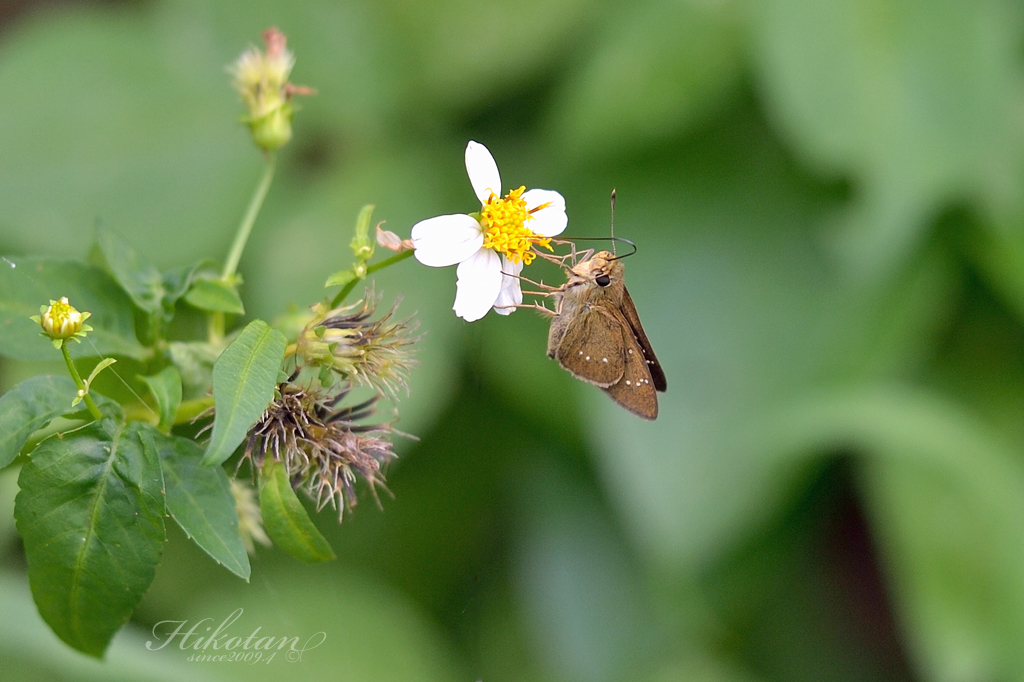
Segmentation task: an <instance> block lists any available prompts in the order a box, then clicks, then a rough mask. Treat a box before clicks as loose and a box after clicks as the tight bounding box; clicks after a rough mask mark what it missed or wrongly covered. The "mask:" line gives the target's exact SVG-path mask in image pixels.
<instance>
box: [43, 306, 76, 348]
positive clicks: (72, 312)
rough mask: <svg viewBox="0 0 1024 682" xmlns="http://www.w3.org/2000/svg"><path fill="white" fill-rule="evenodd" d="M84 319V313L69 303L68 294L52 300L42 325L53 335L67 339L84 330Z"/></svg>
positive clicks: (44, 314)
mask: <svg viewBox="0 0 1024 682" xmlns="http://www.w3.org/2000/svg"><path fill="white" fill-rule="evenodd" d="M82 319H83V317H82V313H80V312H78V310H76V309H75V307H74V306H72V305H71V304H70V303H68V299H67V296H62V297H61V299H60V300H59V301H50V307H49V308H47V310H46V311H45V312H44V313H43V316H42V319H41V320H40V325H41V326H42V327H43V329H44V330H45V331H46V333H47V334H49V335H50V336H51V337H53V338H56V339H66V338H68V337H70V336H74V335H75V333H76V332H79V331H81V330H82Z"/></svg>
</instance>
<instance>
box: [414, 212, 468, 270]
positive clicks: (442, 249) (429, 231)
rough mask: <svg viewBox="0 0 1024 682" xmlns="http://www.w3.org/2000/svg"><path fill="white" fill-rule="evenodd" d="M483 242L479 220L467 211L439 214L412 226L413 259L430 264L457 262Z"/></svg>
mask: <svg viewBox="0 0 1024 682" xmlns="http://www.w3.org/2000/svg"><path fill="white" fill-rule="evenodd" d="M483 243H484V233H483V230H481V229H480V223H478V222H477V221H476V220H475V219H474V218H471V217H470V216H468V215H462V214H456V215H439V216H437V217H436V218H428V219H427V220H421V221H420V222H418V223H416V224H415V225H413V226H412V245H413V248H415V249H416V260H418V261H419V262H421V263H423V264H424V265H429V266H431V267H433V268H443V267H445V266H446V265H455V264H456V263H461V262H462V261H464V260H466V259H467V258H469V257H470V256H472V255H473V254H474V253H476V252H477V251H478V250H479V249H480V245H481V244H483Z"/></svg>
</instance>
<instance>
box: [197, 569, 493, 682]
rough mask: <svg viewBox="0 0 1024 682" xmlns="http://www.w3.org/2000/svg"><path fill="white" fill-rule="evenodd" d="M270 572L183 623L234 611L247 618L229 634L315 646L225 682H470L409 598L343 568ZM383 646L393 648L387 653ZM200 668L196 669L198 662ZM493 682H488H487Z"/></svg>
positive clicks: (211, 594) (226, 673) (209, 595)
mask: <svg viewBox="0 0 1024 682" xmlns="http://www.w3.org/2000/svg"><path fill="white" fill-rule="evenodd" d="M286 559H287V560H286V561H285V562H282V563H280V564H279V565H274V566H273V567H269V566H268V567H267V570H266V571H265V572H264V576H263V577H262V578H261V580H258V581H254V582H253V584H252V585H247V586H245V588H244V589H243V590H240V591H238V592H236V593H231V592H228V591H225V590H219V589H211V590H208V591H207V592H206V593H204V594H201V595H200V596H199V597H198V598H196V599H195V600H191V601H190V602H189V603H188V604H186V605H184V607H185V609H186V610H185V613H184V614H183V615H181V616H180V617H181V618H184V617H190V618H189V619H190V622H193V623H194V622H196V621H197V620H199V619H201V618H212V619H213V620H214V621H215V622H217V623H220V622H221V621H222V620H223V619H224V618H225V617H226V616H228V614H230V613H232V612H233V611H234V610H235V609H238V608H243V609H244V614H243V615H242V616H241V617H240V618H239V620H238V621H237V622H236V623H235V625H234V626H233V628H232V630H230V631H229V632H231V633H235V632H236V630H237V633H238V634H242V633H245V634H248V633H250V632H252V631H253V630H254V629H256V628H257V627H258V628H261V630H260V634H261V636H262V635H263V634H267V635H277V636H282V635H287V636H288V637H289V638H291V637H297V638H298V640H299V641H298V644H296V648H302V647H304V646H305V645H306V643H307V642H308V646H310V647H313V646H314V645H315V644H316V643H317V642H318V641H322V644H320V646H316V647H315V648H310V649H309V650H307V651H305V652H303V654H302V658H301V661H295V662H289V661H288V660H286V659H283V658H282V654H284V653H286V652H283V651H282V652H279V653H278V656H277V657H276V658H275V659H274V660H273V661H272V662H271V663H270V664H269V665H248V666H245V665H243V666H227V667H224V668H222V669H219V670H218V673H220V674H221V675H223V678H221V679H225V680H240V681H244V682H280V681H281V680H282V679H290V678H291V677H292V676H294V675H295V672H294V671H295V670H296V667H295V666H301V676H302V678H303V679H313V680H316V679H321V680H335V679H336V680H343V681H345V682H348V681H350V680H351V681H352V682H356V681H361V680H373V681H374V682H466V680H470V681H471V682H472V680H477V679H479V678H478V677H474V676H470V675H469V674H468V673H467V672H466V667H465V665H464V663H463V661H462V660H461V659H460V657H459V655H458V651H457V649H456V648H455V647H454V646H453V644H452V643H451V642H450V640H449V638H448V637H446V635H445V633H444V632H443V631H442V630H441V629H440V628H439V627H438V625H437V622H436V621H435V619H434V618H433V617H432V616H431V614H429V613H426V612H424V611H423V609H422V608H420V607H419V606H418V605H417V604H416V603H415V602H414V601H412V600H410V599H409V598H408V596H407V595H405V594H403V593H402V592H400V591H399V590H396V589H395V588H394V587H393V586H391V585H388V584H387V583H386V582H384V581H382V580H379V579H376V578H375V577H374V576H373V575H372V574H367V573H366V572H364V571H355V570H346V571H339V570H338V569H339V565H338V564H337V563H333V564H315V565H311V566H303V565H297V564H296V563H295V561H294V560H293V559H291V558H286ZM382 643H386V644H387V655H384V651H383V650H382V648H381V647H382ZM192 665H195V664H192ZM485 679H486V678H485Z"/></svg>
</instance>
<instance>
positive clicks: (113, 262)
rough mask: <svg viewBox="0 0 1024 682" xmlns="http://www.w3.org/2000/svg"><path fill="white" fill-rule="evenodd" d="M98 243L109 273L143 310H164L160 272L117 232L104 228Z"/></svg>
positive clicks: (154, 312) (154, 311)
mask: <svg viewBox="0 0 1024 682" xmlns="http://www.w3.org/2000/svg"><path fill="white" fill-rule="evenodd" d="M96 243H97V245H98V246H99V249H100V252H101V253H102V255H103V262H104V264H105V265H106V267H107V270H108V271H109V272H110V274H111V275H113V277H114V279H115V280H116V281H117V283H118V284H120V285H121V288H122V289H124V291H125V293H126V294H128V296H129V297H130V298H131V299H132V302H134V303H135V305H137V306H138V307H139V308H141V309H142V310H144V311H146V312H147V313H149V314H150V315H156V314H158V313H160V312H161V310H162V303H163V298H164V286H163V284H164V283H163V277H162V276H161V275H160V271H159V270H157V269H156V266H154V265H153V264H152V263H150V262H149V260H148V259H146V258H145V257H144V256H142V255H140V254H139V253H138V252H137V251H136V250H135V249H133V248H132V246H131V245H130V244H129V243H128V242H126V241H125V240H124V239H123V238H122V237H121V236H120V235H119V234H117V233H116V232H114V231H113V230H111V229H109V228H106V227H103V226H102V225H100V226H99V227H98V228H97V229H96Z"/></svg>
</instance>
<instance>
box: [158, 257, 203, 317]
mask: <svg viewBox="0 0 1024 682" xmlns="http://www.w3.org/2000/svg"><path fill="white" fill-rule="evenodd" d="M210 265H211V261H199V262H198V263H193V264H192V265H182V266H180V267H177V268H171V269H170V270H168V271H167V272H165V273H164V307H165V310H164V314H165V315H168V316H170V315H171V314H172V313H173V310H174V304H175V303H177V302H178V299H180V298H181V297H182V296H184V295H185V294H186V292H188V290H189V288H190V287H191V286H192V282H193V281H194V280H195V278H196V274H197V273H198V272H199V271H200V270H201V269H204V268H208V267H210Z"/></svg>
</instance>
